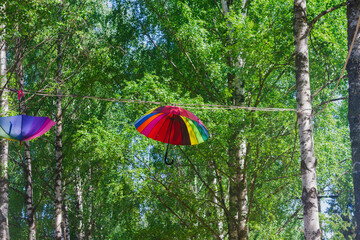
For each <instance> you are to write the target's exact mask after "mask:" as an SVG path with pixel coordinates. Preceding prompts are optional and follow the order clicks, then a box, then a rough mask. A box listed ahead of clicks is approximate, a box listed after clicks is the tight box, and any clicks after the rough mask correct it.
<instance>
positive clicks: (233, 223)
mask: <svg viewBox="0 0 360 240" xmlns="http://www.w3.org/2000/svg"><path fill="white" fill-rule="evenodd" d="M246 5H247V1H246V0H244V1H243V10H244V14H243V16H244V17H245V16H246ZM221 6H222V9H223V13H224V15H225V16H226V14H228V13H229V12H230V11H231V9H230V8H231V3H229V2H228V1H226V0H221ZM227 26H228V28H229V29H230V31H231V32H232V23H231V21H228V23H227ZM229 41H230V43H231V44H233V41H234V40H233V37H232V36H231V33H230V34H229ZM234 55H235V56H237V57H234V56H228V66H229V67H231V68H236V69H238V70H239V69H241V68H242V67H243V59H242V58H241V56H240V53H235V54H234ZM227 78H228V87H229V89H231V90H233V96H232V98H231V103H232V105H234V106H242V105H243V102H244V81H243V80H242V79H241V78H240V75H239V74H233V73H229V74H228V76H227ZM230 129H231V131H232V132H233V133H234V134H233V135H232V137H231V139H230V141H231V142H229V150H228V153H229V162H228V167H229V169H230V179H229V213H230V216H227V221H228V234H229V240H247V239H248V231H247V215H248V195H247V176H246V163H245V159H246V158H245V155H246V141H245V139H241V137H240V131H239V130H240V126H232V124H231V123H230Z"/></svg>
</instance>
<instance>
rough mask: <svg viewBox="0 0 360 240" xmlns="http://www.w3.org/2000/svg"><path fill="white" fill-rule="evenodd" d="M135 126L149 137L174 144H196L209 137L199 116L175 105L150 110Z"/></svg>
mask: <svg viewBox="0 0 360 240" xmlns="http://www.w3.org/2000/svg"><path fill="white" fill-rule="evenodd" d="M135 127H136V130H138V131H139V132H140V133H141V134H143V135H145V136H146V137H148V138H151V139H154V140H157V141H160V142H164V143H170V144H174V145H196V144H199V143H202V142H204V141H206V140H207V139H208V138H209V132H208V130H207V129H206V127H205V126H204V124H203V123H202V122H201V120H200V119H199V118H198V117H196V116H195V115H194V114H193V113H191V112H189V111H188V110H185V109H183V108H180V107H175V106H162V107H158V108H155V109H152V110H150V111H149V112H147V113H146V115H144V116H143V117H141V118H140V119H138V120H137V121H136V122H135Z"/></svg>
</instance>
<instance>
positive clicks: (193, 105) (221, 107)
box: [5, 88, 297, 112]
mask: <svg viewBox="0 0 360 240" xmlns="http://www.w3.org/2000/svg"><path fill="white" fill-rule="evenodd" d="M5 89H8V90H10V91H13V92H17V90H15V89H12V88H5ZM23 92H24V94H31V95H38V96H46V97H69V98H82V99H93V100H99V101H107V102H118V103H138V104H155V105H172V106H186V108H189V109H190V108H191V109H200V110H225V109H245V110H249V111H266V112H281V111H290V112H296V111H297V110H296V109H293V108H261V107H245V106H230V105H216V104H196V103H166V102H156V101H144V100H133V99H121V98H104V97H96V96H82V95H76V94H63V95H57V94H52V93H46V92H30V91H23Z"/></svg>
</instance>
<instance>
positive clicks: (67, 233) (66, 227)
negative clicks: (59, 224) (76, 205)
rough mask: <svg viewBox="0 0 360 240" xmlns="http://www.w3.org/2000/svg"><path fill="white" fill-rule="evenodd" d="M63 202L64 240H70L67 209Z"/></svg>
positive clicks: (65, 203) (65, 202) (66, 204)
mask: <svg viewBox="0 0 360 240" xmlns="http://www.w3.org/2000/svg"><path fill="white" fill-rule="evenodd" d="M63 202H64V222H65V236H66V237H65V240H70V223H69V207H68V203H67V201H66V200H63Z"/></svg>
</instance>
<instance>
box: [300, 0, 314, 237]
mask: <svg viewBox="0 0 360 240" xmlns="http://www.w3.org/2000/svg"><path fill="white" fill-rule="evenodd" d="M307 29H308V23H307V16H306V0H295V1H294V38H295V55H296V57H295V78H296V101H297V117H298V125H299V140H300V152H301V178H302V203H303V212H304V231H305V238H306V239H309V240H310V239H311V240H317V239H319V240H320V239H321V229H320V224H319V213H318V193H317V182H316V158H315V149H314V139H313V124H312V105H311V104H312V102H311V89H310V77H309V49H308V36H307Z"/></svg>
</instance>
